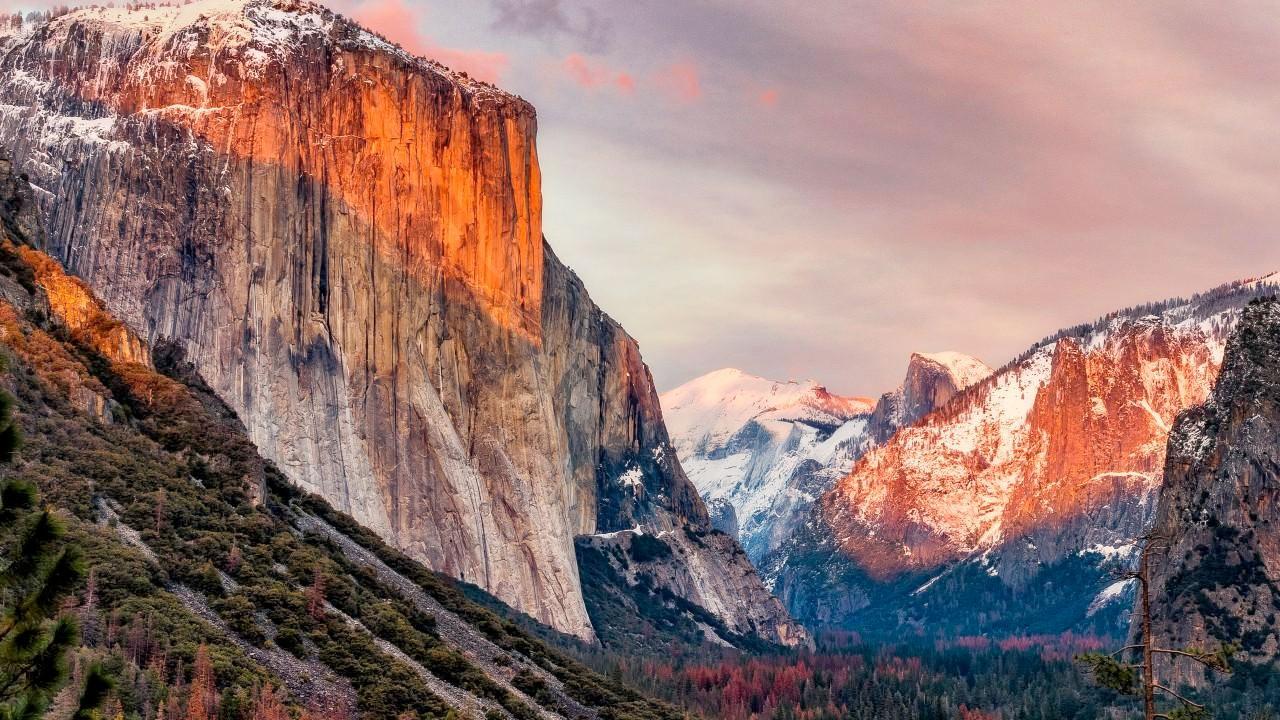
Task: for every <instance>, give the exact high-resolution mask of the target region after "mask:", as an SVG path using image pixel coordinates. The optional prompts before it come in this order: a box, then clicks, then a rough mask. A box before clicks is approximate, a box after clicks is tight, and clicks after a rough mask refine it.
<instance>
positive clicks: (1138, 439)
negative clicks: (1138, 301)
mask: <svg viewBox="0 0 1280 720" xmlns="http://www.w3.org/2000/svg"><path fill="white" fill-rule="evenodd" d="M1275 282H1276V278H1275V277H1270V278H1267V279H1265V280H1263V281H1253V282H1248V283H1236V284H1232V285H1229V286H1224V287H1223V288H1219V289H1216V290H1214V291H1211V292H1209V293H1206V294H1205V295H1203V296H1200V297H1197V298H1195V299H1193V300H1191V301H1187V300H1177V301H1170V302H1168V303H1163V304H1160V305H1155V306H1147V307H1143V308H1137V309H1134V310H1131V311H1125V312H1122V313H1118V314H1115V315H1113V316H1109V317H1108V318H1105V319H1103V320H1102V321H1099V322H1098V323H1095V324H1093V325H1088V326H1082V327H1078V328H1072V329H1070V330H1068V331H1064V332H1062V333H1059V334H1058V335H1056V336H1054V337H1052V338H1051V339H1050V340H1048V341H1045V342H1043V343H1041V344H1039V345H1037V346H1035V347H1033V348H1032V349H1031V350H1029V351H1028V352H1027V353H1025V354H1024V355H1023V356H1022V357H1020V358H1018V359H1017V360H1015V361H1014V362H1012V363H1010V364H1009V365H1007V366H1006V367H1004V368H1002V369H1001V370H999V371H997V372H996V373H995V374H993V375H992V376H991V377H990V378H988V379H986V380H983V381H981V382H979V383H977V384H975V385H973V386H972V387H970V388H969V389H967V390H964V391H963V392H960V393H958V394H956V395H955V396H954V397H952V398H951V399H950V400H949V401H948V402H946V404H944V405H943V406H942V407H941V408H940V409H939V410H937V411H935V412H933V413H931V414H929V415H927V416H926V417H924V418H923V419H922V420H920V421H919V422H917V423H916V424H914V425H911V426H908V427H904V428H902V429H900V430H898V431H897V432H896V434H894V435H893V436H892V438H891V439H889V440H888V441H887V442H886V443H885V444H884V445H882V446H880V447H878V448H875V449H873V450H871V451H869V452H868V453H867V454H865V455H864V456H863V457H862V458H861V460H859V461H858V462H857V463H856V464H855V465H854V467H853V469H852V471H851V472H850V473H849V474H848V475H847V476H846V477H844V478H843V479H841V480H840V481H839V482H838V483H836V485H835V487H834V488H833V489H832V490H831V491H830V492H829V493H827V494H826V495H825V496H823V498H822V499H821V501H820V502H819V503H818V507H817V508H816V510H815V512H814V514H813V516H812V517H811V518H810V521H809V525H808V526H807V528H806V530H807V532H805V533H802V535H803V537H798V538H797V540H796V542H794V543H792V544H791V545H790V546H788V547H784V548H782V549H781V550H780V551H779V552H778V553H777V554H775V556H774V557H772V558H770V559H769V561H768V562H767V563H766V565H767V567H766V576H767V577H768V578H769V579H770V580H771V581H772V582H773V583H774V589H775V591H777V592H778V594H779V597H781V598H782V599H783V601H784V603H786V604H787V605H788V607H789V609H790V610H791V611H792V612H793V613H794V614H796V616H797V617H799V618H800V619H802V620H816V621H820V622H828V623H833V624H840V625H845V626H852V627H858V626H859V624H860V623H861V622H862V621H861V620H859V618H860V617H863V616H867V615H868V614H869V613H868V610H869V609H870V610H871V611H874V610H875V609H876V606H877V605H879V606H880V607H881V608H882V609H883V608H884V607H893V606H895V605H897V606H900V607H903V608H908V609H907V610H906V611H905V612H904V613H902V614H900V616H899V619H901V618H902V617H909V616H910V615H911V614H912V612H915V610H914V609H909V608H914V607H915V606H916V605H917V604H919V605H920V606H921V607H923V605H924V604H926V603H927V602H933V603H934V609H936V607H937V605H938V603H939V601H940V596H938V595H937V593H944V594H945V593H947V592H952V593H954V592H956V588H955V587H954V586H952V587H950V588H949V589H948V585H947V582H946V579H947V578H954V577H958V576H959V575H958V574H963V573H964V572H968V571H967V570H965V569H964V568H965V567H966V566H970V565H971V566H973V568H975V569H976V570H978V572H977V575H979V576H982V577H983V578H989V579H990V582H993V583H996V582H998V585H1000V586H1002V587H1004V588H1013V589H1015V590H1024V589H1026V588H1028V586H1029V585H1031V584H1032V583H1033V582H1035V583H1041V582H1042V581H1041V580H1039V579H1038V578H1040V574H1041V572H1042V571H1043V570H1044V569H1045V568H1051V567H1055V566H1059V565H1061V564H1062V563H1067V562H1075V561H1076V560H1078V559H1079V558H1081V557H1085V556H1088V557H1091V558H1094V559H1096V560H1097V561H1098V563H1099V564H1100V565H1110V564H1114V563H1115V562H1121V563H1123V562H1127V561H1128V560H1129V559H1131V557H1132V552H1133V548H1134V542H1135V540H1136V538H1138V537H1139V536H1140V535H1141V534H1142V533H1143V532H1144V531H1145V530H1146V529H1147V528H1149V527H1150V525H1151V522H1152V521H1153V518H1154V514H1155V507H1156V501H1157V496H1158V489H1159V487H1160V484H1161V468H1162V467H1163V465H1164V459H1165V443H1166V439H1167V438H1168V435H1169V429H1170V428H1171V427H1172V425H1173V423H1174V419H1175V418H1176V417H1177V415H1178V413H1179V412H1181V411H1183V410H1185V409H1186V408H1188V407H1191V406H1194V405H1197V404H1199V403H1201V402H1203V401H1204V399H1205V398H1206V397H1207V396H1208V395H1209V392H1210V389H1211V387H1212V385H1213V381H1214V378H1215V377H1216V376H1217V372H1218V367H1219V364H1220V363H1221V360H1222V353H1223V347H1224V345H1225V341H1226V338H1227V335H1228V334H1229V332H1230V330H1231V329H1232V328H1233V327H1234V325H1235V323H1236V321H1237V319H1238V318H1239V314H1240V308H1241V307H1242V306H1243V305H1244V304H1245V303H1247V302H1248V301H1249V300H1250V299H1252V298H1253V297H1256V296H1258V295H1259V294H1265V293H1267V292H1274V289H1275ZM1072 572H1075V573H1077V575H1075V576H1073V577H1075V578H1076V579H1077V580H1079V578H1080V577H1082V576H1081V575H1080V574H1079V573H1084V571H1083V570H1081V569H1080V568H1073V569H1072ZM1084 574H1085V575H1087V573H1084ZM1095 575H1096V577H1093V578H1091V579H1089V578H1086V579H1088V580H1089V582H1084V583H1081V585H1082V586H1081V587H1080V588H1079V589H1078V591H1076V592H1075V593H1074V594H1073V593H1072V592H1070V591H1063V592H1057V591H1055V592H1057V594H1056V595H1055V596H1054V598H1053V599H1052V602H1053V603H1057V605H1054V606H1053V609H1052V610H1053V612H1057V611H1058V610H1060V609H1061V608H1064V607H1068V606H1069V607H1070V608H1071V609H1070V610H1069V611H1067V610H1063V611H1062V617H1063V618H1064V620H1063V622H1064V623H1065V624H1066V625H1067V626H1070V624H1071V623H1072V622H1077V621H1084V620H1085V619H1086V610H1087V609H1088V608H1089V607H1090V605H1091V603H1092V602H1093V601H1094V600H1095V599H1097V598H1095V596H1096V595H1097V594H1098V593H1099V591H1101V590H1103V587H1102V586H1101V585H1098V586H1095V583H1097V582H1100V581H1101V580H1102V578H1103V577H1105V573H1095ZM938 580H943V582H937V581H938ZM957 582H958V581H957ZM983 582H989V581H988V580H986V579H984V580H983ZM935 583H936V584H935ZM1104 584H1105V583H1104ZM970 589H971V590H972V588H970ZM997 589H998V588H997ZM1037 589H1038V590H1039V589H1042V588H1039V586H1037ZM1077 595H1078V597H1077ZM1113 595H1114V596H1115V598H1116V599H1119V598H1120V593H1119V592H1118V590H1116V591H1114V592H1113ZM943 602H945V600H943ZM1046 602H1050V601H1049V600H1046ZM1077 606H1078V607H1077ZM1094 609H1095V610H1096V608H1094ZM1076 610H1078V613H1077V612H1076ZM932 611H933V610H930V611H929V612H932ZM983 612H986V613H988V614H989V616H994V615H996V614H997V613H995V612H992V611H991V609H990V608H982V607H981V606H980V605H977V606H974V607H969V608H964V607H957V608H955V610H954V614H955V615H956V616H957V618H959V616H961V615H964V614H965V613H969V614H971V615H974V616H975V617H976V616H977V615H978V614H979V613H983ZM1046 612H1048V610H1046ZM877 617H878V618H879V619H880V621H883V620H884V617H885V616H884V615H878V616H877ZM988 620H990V617H988V618H987V619H986V620H983V621H975V622H974V623H972V624H966V623H967V622H968V620H967V619H964V618H959V619H957V620H956V623H957V624H958V625H964V626H965V627H969V628H971V629H974V630H981V629H983V624H984V622H987V621H988ZM1005 620H1008V622H1007V623H1006V624H1005V625H1002V626H1001V627H1012V628H1018V627H1021V626H1019V625H1018V624H1017V622H1016V621H1014V620H1009V619H1008V617H1006V618H1005V619H1002V620H1000V622H1005ZM988 624H989V625H991V626H995V625H997V623H996V622H995V621H990V622H989V623H988ZM1060 629H1066V628H1065V627H1064V628H1060Z"/></svg>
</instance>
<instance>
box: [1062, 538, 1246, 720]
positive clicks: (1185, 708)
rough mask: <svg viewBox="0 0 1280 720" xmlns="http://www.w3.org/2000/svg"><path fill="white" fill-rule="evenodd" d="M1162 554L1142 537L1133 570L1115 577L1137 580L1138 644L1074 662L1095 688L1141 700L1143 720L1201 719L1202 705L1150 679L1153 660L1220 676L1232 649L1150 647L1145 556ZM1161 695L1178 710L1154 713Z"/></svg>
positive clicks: (1205, 713) (1158, 542)
mask: <svg viewBox="0 0 1280 720" xmlns="http://www.w3.org/2000/svg"><path fill="white" fill-rule="evenodd" d="M1157 549H1167V546H1166V545H1165V542H1164V540H1163V539H1162V538H1158V537H1147V538H1146V544H1145V545H1144V546H1143V548H1142V555H1141V556H1140V559H1139V561H1138V569H1137V570H1136V571H1133V572H1128V573H1124V574H1123V575H1121V577H1123V578H1125V579H1130V580H1137V581H1138V608H1137V613H1138V622H1139V632H1140V634H1139V637H1138V642H1136V643H1133V644H1131V645H1126V646H1124V647H1122V648H1120V649H1119V650H1116V651H1115V652H1113V653H1111V654H1103V653H1085V654H1083V655H1080V656H1078V657H1077V658H1076V659H1077V660H1078V661H1079V662H1080V663H1081V664H1082V665H1084V666H1085V667H1086V668H1088V669H1089V671H1090V672H1091V673H1092V674H1093V679H1094V681H1095V682H1097V683H1098V684H1099V685H1101V686H1103V687H1105V688H1109V689H1111V690H1114V691H1116V692H1118V693H1120V694H1122V695H1131V696H1135V697H1140V698H1142V705H1143V717H1144V718H1145V720H1157V719H1159V718H1164V719H1165V720H1205V719H1206V718H1208V717H1209V710H1208V708H1206V707H1205V706H1204V705H1202V704H1200V703H1198V702H1195V701H1194V700H1191V699H1190V698H1187V697H1185V696H1183V695H1181V694H1180V693H1178V692H1177V691H1176V690H1174V689H1173V688H1171V687H1169V686H1168V685H1166V684H1164V683H1162V682H1161V680H1160V679H1159V678H1157V677H1156V672H1155V663H1156V657H1157V656H1161V655H1163V656H1166V657H1169V658H1172V659H1175V660H1177V659H1187V660H1191V661H1193V662H1196V663H1199V664H1200V665H1201V666H1203V667H1205V668H1207V669H1209V670H1213V671H1216V672H1220V673H1230V672H1231V656H1232V655H1234V654H1235V653H1236V648H1235V647H1234V646H1232V645H1223V646H1221V647H1220V648H1218V649H1217V650H1213V651H1208V650H1201V649H1199V648H1193V647H1188V648H1162V647H1158V646H1156V644H1155V639H1154V638H1153V637H1152V633H1151V583H1150V580H1151V565H1150V562H1151V553H1152V551H1153V550H1157ZM1132 653H1136V654H1137V656H1138V657H1137V658H1136V659H1137V662H1128V661H1126V660H1125V658H1126V657H1127V656H1128V655H1129V654H1132ZM1161 695H1163V696H1165V697H1168V698H1172V699H1173V700H1175V701H1176V702H1177V703H1178V707H1176V708H1174V709H1173V710H1170V711H1169V712H1158V711H1157V708H1158V705H1159V703H1158V699H1159V697H1160V696H1161Z"/></svg>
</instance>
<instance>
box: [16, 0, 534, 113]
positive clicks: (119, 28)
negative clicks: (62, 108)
mask: <svg viewBox="0 0 1280 720" xmlns="http://www.w3.org/2000/svg"><path fill="white" fill-rule="evenodd" d="M84 24H89V25H92V26H93V27H95V28H97V29H99V30H100V31H101V32H102V33H103V34H104V44H106V45H109V46H111V45H114V46H118V47H141V48H143V52H145V53H146V57H148V58H149V59H150V62H147V63H137V62H136V61H135V62H134V63H133V65H134V66H135V70H134V72H135V73H138V75H139V79H146V78H147V77H149V75H148V74H149V73H159V74H162V75H163V73H166V72H169V71H171V70H173V69H175V67H176V64H175V63H173V62H172V61H171V60H168V59H166V57H165V56H166V55H176V56H179V57H184V58H187V57H191V56H192V55H193V53H196V52H204V51H210V52H211V53H212V54H218V53H224V52H225V53H229V54H231V55H232V56H236V55H239V56H240V57H241V58H242V59H243V61H244V67H245V68H246V70H247V71H248V73H247V76H249V77H253V76H254V75H255V74H257V73H260V72H261V71H262V70H263V69H264V68H265V66H266V65H267V64H268V63H271V62H277V63H278V62H281V61H284V60H287V59H288V56H289V51H290V50H291V49H293V48H295V47H297V46H299V45H302V44H313V43H317V42H328V43H333V44H335V45H338V46H339V47H341V48H342V49H346V50H366V51H370V52H377V53H384V54H387V55H390V56H393V57H395V58H397V59H398V60H400V61H401V62H404V63H406V64H410V65H413V66H416V67H417V68H418V69H419V70H422V71H427V72H433V73H437V74H442V75H445V76H447V77H448V78H449V79H450V80H451V81H452V82H454V83H455V84H457V85H458V86H459V87H461V88H463V89H465V90H468V91H471V92H474V93H476V94H478V95H488V96H492V97H495V98H502V99H517V98H516V97H515V96H513V95H510V94H508V93H505V92H503V91H502V90H499V89H498V88H496V87H494V86H493V85H491V84H489V83H486V82H484V81H481V80H476V79H474V78H471V77H469V76H468V75H467V74H466V73H461V72H455V71H453V70H450V69H449V68H448V67H446V66H445V65H443V64H441V63H439V62H437V61H435V60H431V59H429V58H424V57H418V56H415V55H413V54H411V53H409V52H408V51H406V50H404V49H403V48H401V47H400V46H399V45H396V44H394V43H392V42H390V41H388V40H387V39H385V38H383V37H382V36H381V35H378V34H376V33H374V32H371V31H369V30H367V29H365V28H363V27H361V26H359V25H357V24H356V23H354V22H351V21H349V20H346V19H345V18H343V17H342V16H340V15H338V14H336V13H334V12H333V11H331V10H329V9H328V8H326V7H324V6H323V5H320V4H318V3H313V2H308V1H307V0H194V1H193V2H188V3H185V4H176V3H175V4H158V5H150V6H148V7H139V8H127V7H126V8H117V7H107V6H100V5H90V6H86V7H81V8H77V9H75V10H72V11H71V12H68V13H65V14H63V15H60V16H58V17H55V18H53V19H51V20H50V21H49V22H48V25H47V29H46V30H42V37H41V38H39V40H43V42H44V43H45V44H46V46H58V45H60V44H61V43H62V41H63V40H64V39H65V37H66V34H67V33H70V32H74V31H75V29H76V28H77V27H79V26H82V25H84ZM33 25H38V23H36V24H29V23H22V22H17V23H10V24H8V25H0V42H3V41H13V40H25V39H28V38H30V36H31V33H32V32H33V29H34V28H33ZM194 80H196V81H198V82H202V83H208V82H218V80H219V79H218V78H216V77H212V78H194ZM98 89H99V91H100V94H106V92H107V91H109V90H110V88H102V87H100V88H98Z"/></svg>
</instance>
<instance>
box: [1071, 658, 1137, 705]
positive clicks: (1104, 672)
mask: <svg viewBox="0 0 1280 720" xmlns="http://www.w3.org/2000/svg"><path fill="white" fill-rule="evenodd" d="M1076 660H1077V661H1079V663H1080V664H1081V665H1083V666H1084V667H1085V668H1086V669H1088V671H1089V673H1090V674H1091V675H1092V676H1093V681H1094V682H1096V683H1098V684H1099V685H1101V686H1102V687H1104V688H1107V689H1109V690H1114V691H1115V692H1118V693H1120V694H1121V695H1137V694H1138V671H1137V669H1136V668H1134V666H1133V665H1130V664H1128V663H1124V662H1121V661H1119V660H1116V659H1115V658H1113V657H1111V656H1110V655H1103V654H1102V653H1083V654H1081V655H1080V656H1079V657H1077V658H1076Z"/></svg>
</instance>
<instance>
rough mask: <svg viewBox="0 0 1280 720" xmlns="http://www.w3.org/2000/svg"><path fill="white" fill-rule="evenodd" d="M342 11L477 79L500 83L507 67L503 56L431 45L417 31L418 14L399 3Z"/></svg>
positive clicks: (382, 1) (370, 0) (374, 1)
mask: <svg viewBox="0 0 1280 720" xmlns="http://www.w3.org/2000/svg"><path fill="white" fill-rule="evenodd" d="M346 12H347V14H348V15H350V16H351V17H352V18H354V19H355V21H356V22H358V23H360V24H361V25H364V26H365V27H367V28H369V29H371V30H375V31H377V32H379V33H381V34H382V35H383V36H385V37H386V38H387V39H389V40H391V41H392V42H394V43H398V44H399V45H400V46H401V47H403V48H404V49H406V50H408V51H409V52H411V53H414V54H415V55H422V56H424V57H428V58H431V59H432V60H435V61H437V62H440V63H443V64H444V65H446V66H448V67H449V68H451V69H453V70H458V71H462V72H466V73H467V74H468V75H470V76H471V77H474V78H476V79H478V80H484V81H485V82H491V83H498V82H501V81H502V77H503V75H504V74H505V73H506V71H507V68H508V67H509V65H510V60H509V58H508V57H507V55H506V53H501V52H485V51H480V50H460V49H457V48H448V47H442V46H440V45H437V44H435V43H434V42H433V41H432V40H431V39H430V38H428V37H426V36H425V35H423V34H422V31H421V30H420V29H419V28H420V23H421V20H422V14H421V12H417V11H415V10H413V9H411V8H410V7H409V6H407V5H405V4H404V2H403V0H364V1H363V2H359V3H357V4H356V5H354V6H351V7H350V8H349V9H348V10H347V11H346Z"/></svg>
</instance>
